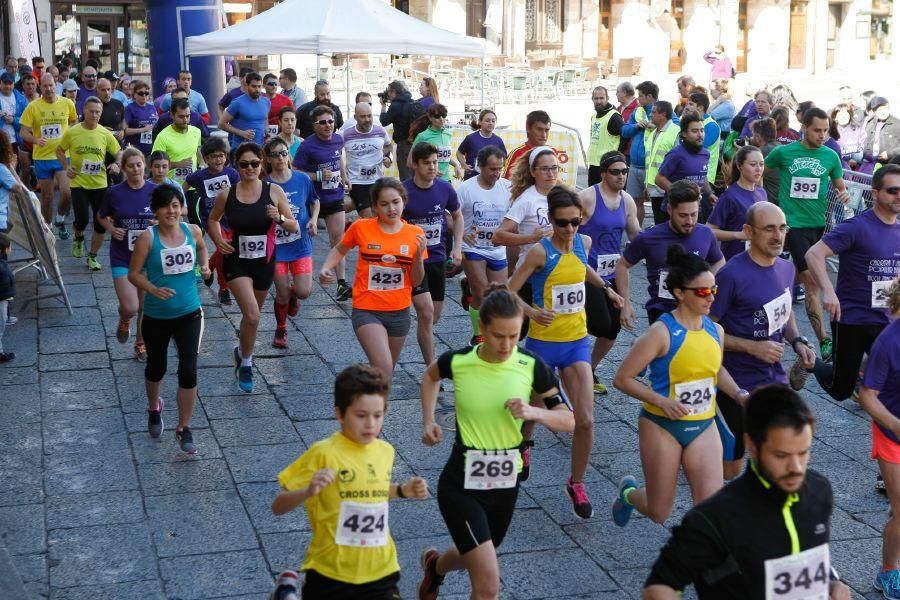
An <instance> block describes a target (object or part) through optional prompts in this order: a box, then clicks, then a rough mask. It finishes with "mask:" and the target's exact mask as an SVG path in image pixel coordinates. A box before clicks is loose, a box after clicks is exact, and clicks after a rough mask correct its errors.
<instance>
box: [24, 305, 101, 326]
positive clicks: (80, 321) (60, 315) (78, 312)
mask: <svg viewBox="0 0 900 600" xmlns="http://www.w3.org/2000/svg"><path fill="white" fill-rule="evenodd" d="M100 324H101V318H100V311H99V310H97V309H96V308H94V307H92V306H82V307H73V308H72V314H71V315H70V314H69V311H68V310H66V309H65V308H64V307H59V308H49V307H48V308H42V309H41V311H40V313H39V315H38V327H40V328H42V329H43V328H46V327H66V326H71V325H100Z"/></svg>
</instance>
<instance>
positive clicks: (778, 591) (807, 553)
mask: <svg viewBox="0 0 900 600" xmlns="http://www.w3.org/2000/svg"><path fill="white" fill-rule="evenodd" d="M765 567H766V600H828V584H829V581H828V580H829V577H828V574H829V572H830V570H831V562H830V556H829V552H828V544H822V545H821V546H816V547H815V548H810V549H809V550H804V551H803V552H801V553H799V554H791V555H789V556H784V557H782V558H772V559H769V560H767V561H766V564H765Z"/></svg>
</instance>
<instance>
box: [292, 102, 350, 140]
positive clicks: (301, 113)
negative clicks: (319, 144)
mask: <svg viewBox="0 0 900 600" xmlns="http://www.w3.org/2000/svg"><path fill="white" fill-rule="evenodd" d="M317 106H319V103H318V102H316V101H315V100H310V101H309V102H307V103H306V104H301V105H300V108H298V109H297V135H299V136H300V137H302V138H303V139H306V138H308V137H309V136H311V135H312V134H313V120H312V111H313V109H314V108H315V107H317ZM323 106H327V107H328V108H330V109H331V110H333V111H334V132H335V133H337V132H339V131H340V129H341V127H343V126H344V115H342V114H341V109H339V108H338V107H337V104H332V103H331V102H325V103H324V104H323Z"/></svg>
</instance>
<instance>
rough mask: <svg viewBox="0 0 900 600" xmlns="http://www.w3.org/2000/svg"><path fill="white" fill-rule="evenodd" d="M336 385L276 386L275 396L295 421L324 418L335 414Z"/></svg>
mask: <svg viewBox="0 0 900 600" xmlns="http://www.w3.org/2000/svg"><path fill="white" fill-rule="evenodd" d="M333 389H334V386H333V384H332V386H331V389H327V388H326V387H325V386H322V387H320V388H319V389H318V391H315V390H314V389H311V388H306V389H303V388H281V387H276V388H275V391H274V393H275V397H276V398H277V399H278V403H279V405H280V406H281V407H282V409H283V410H284V412H286V413H287V415H288V416H289V417H290V418H291V419H292V420H294V421H308V420H310V419H324V418H325V417H326V416H328V415H333V414H334V392H333ZM301 435H303V434H302V432H301Z"/></svg>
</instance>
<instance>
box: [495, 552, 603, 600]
mask: <svg viewBox="0 0 900 600" xmlns="http://www.w3.org/2000/svg"><path fill="white" fill-rule="evenodd" d="M500 579H501V580H502V581H503V585H504V586H505V587H506V589H507V590H509V591H510V592H511V593H512V594H513V596H515V597H516V598H542V597H558V596H563V595H574V594H584V593H586V592H587V593H594V592H603V591H614V590H616V588H617V586H616V584H615V582H614V581H613V580H612V579H610V578H609V576H608V575H607V574H606V573H604V572H603V570H602V569H601V568H600V567H599V566H597V565H596V564H595V563H594V562H593V561H591V559H590V558H589V557H588V555H587V554H585V552H584V551H583V550H581V549H580V548H568V549H561V550H544V551H542V552H521V553H516V554H504V555H501V556H500Z"/></svg>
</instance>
